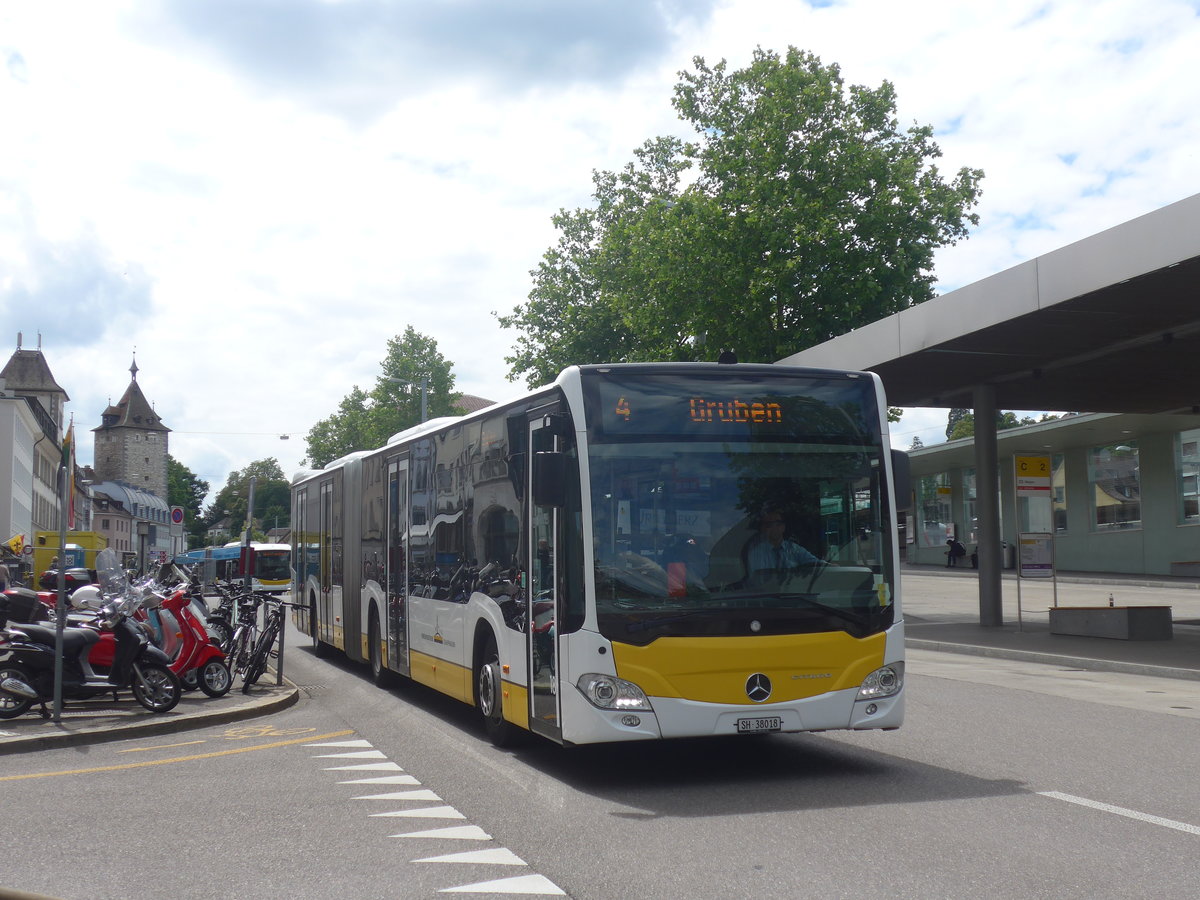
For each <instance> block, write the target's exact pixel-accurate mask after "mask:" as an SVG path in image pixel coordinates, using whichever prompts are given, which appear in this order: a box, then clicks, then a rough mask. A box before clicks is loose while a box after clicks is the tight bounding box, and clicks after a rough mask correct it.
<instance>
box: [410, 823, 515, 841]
mask: <svg viewBox="0 0 1200 900" xmlns="http://www.w3.org/2000/svg"><path fill="white" fill-rule="evenodd" d="M389 837H397V838H448V839H450V840H453V841H490V840H491V839H492V836H491V835H490V834H488V833H487V832H486V831H484V830H483V829H482V828H480V827H479V826H478V825H451V826H450V827H449V828H430V829H429V830H428V831H409V832H407V833H406V834H392V835H389Z"/></svg>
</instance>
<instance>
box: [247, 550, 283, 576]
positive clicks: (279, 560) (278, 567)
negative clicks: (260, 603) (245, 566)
mask: <svg viewBox="0 0 1200 900" xmlns="http://www.w3.org/2000/svg"><path fill="white" fill-rule="evenodd" d="M290 566H291V551H289V550H256V551H255V553H254V577H256V578H258V579H261V580H266V581H285V580H287V579H288V578H290V577H291V568H290Z"/></svg>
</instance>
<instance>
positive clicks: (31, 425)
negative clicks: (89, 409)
mask: <svg viewBox="0 0 1200 900" xmlns="http://www.w3.org/2000/svg"><path fill="white" fill-rule="evenodd" d="M21 342H22V338H21V335H18V336H17V349H16V352H14V353H13V355H12V356H11V357H10V358H9V360H8V362H7V363H6V364H5V366H4V368H3V369H2V370H0V407H2V410H0V419H2V420H3V421H2V422H0V470H4V471H5V472H7V473H8V474H9V476H10V477H11V480H10V478H4V479H2V480H0V526H4V527H7V529H8V533H6V534H4V535H3V536H0V540H8V538H9V537H10V536H12V535H16V534H23V535H25V536H26V540H27V541H29V540H32V537H33V534H34V533H35V532H37V531H55V530H57V529H58V528H59V527H60V523H59V496H58V493H59V492H58V470H59V467H60V465H61V463H62V441H63V437H64V428H63V410H64V407H65V405H66V402H67V401H68V400H69V399H70V398H69V397H68V396H67V392H66V391H65V390H63V389H62V387H60V386H59V384H58V382H57V381H55V380H54V375H53V374H52V373H51V371H50V366H49V365H48V364H47V362H46V358H45V357H44V356H43V355H42V351H41V348H40V347H39V348H38V349H36V350H26V349H24V348H23V347H22V346H21ZM5 517H7V523H5V521H4V520H5Z"/></svg>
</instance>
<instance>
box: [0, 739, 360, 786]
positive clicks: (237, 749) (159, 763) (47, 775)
mask: <svg viewBox="0 0 1200 900" xmlns="http://www.w3.org/2000/svg"><path fill="white" fill-rule="evenodd" d="M348 734H354V729H353V728H351V729H347V730H346V731H331V732H330V733H329V734H314V735H309V736H308V737H302V738H293V739H292V740H290V741H276V742H275V743H273V744H257V745H255V746H253V747H234V748H233V749H232V750H215V751H213V752H212V753H198V754H196V755H195V756H176V757H173V758H172V759H152V760H146V761H145V762H136V763H123V764H122V765H119V766H97V767H96V768H94V769H68V770H66V771H64V772H31V773H29V774H28V775H0V781H23V780H25V779H27V778H55V777H57V776H59V775H92V774H95V773H97V772H119V771H121V770H122V769H142V768H145V767H146V766H165V765H168V764H169V763H180V762H191V761H193V760H197V759H213V758H214V757H217V756H230V755H232V754H234V753H249V752H251V751H252V750H270V749H272V748H274V747H286V746H288V745H289V744H306V743H308V742H309V741H323V740H325V739H326V738H335V737H345V736H346V735H348Z"/></svg>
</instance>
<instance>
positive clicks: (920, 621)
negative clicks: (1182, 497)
mask: <svg viewBox="0 0 1200 900" xmlns="http://www.w3.org/2000/svg"><path fill="white" fill-rule="evenodd" d="M978 575H979V573H978V572H977V571H975V570H973V569H971V568H969V567H967V568H954V569H948V568H946V567H945V566H910V565H904V566H902V567H901V572H900V576H901V583H902V584H903V585H904V617H905V637H906V641H905V644H906V646H908V647H910V648H912V649H919V650H935V651H939V652H949V653H966V654H971V655H975V656H985V657H993V658H1003V659H1016V660H1025V661H1028V662H1040V663H1047V664H1051V665H1056V666H1062V667H1067V668H1073V669H1092V670H1100V671H1108V672H1123V673H1126V674H1133V675H1156V676H1160V677H1165V678H1185V679H1192V680H1200V581H1198V580H1197V579H1195V578H1173V577H1168V576H1153V575H1123V574H1109V573H1098V572H1060V573H1058V576H1057V582H1058V585H1057V588H1058V601H1059V605H1060V606H1086V605H1104V603H1105V602H1106V598H1107V596H1109V595H1115V596H1116V597H1117V600H1118V604H1119V605H1129V606H1140V605H1163V606H1170V607H1171V610H1172V619H1173V625H1174V627H1173V637H1172V638H1171V640H1167V641H1125V640H1113V639H1109V638H1092V637H1075V636H1072V635H1061V634H1051V633H1050V627H1049V616H1048V613H1047V607H1048V606H1049V605H1050V601H1049V600H1048V599H1047V598H1048V597H1049V596H1050V594H1049V591H1050V590H1051V587H1052V586H1051V585H1048V584H1046V583H1044V582H1042V583H1032V584H1031V583H1030V582H1031V581H1032V579H1025V582H1024V583H1022V584H1021V591H1022V593H1023V594H1024V597H1023V599H1022V603H1021V606H1022V609H1021V615H1020V621H1019V622H1018V616H1017V611H1016V609H1017V607H1016V591H1017V577H1016V572H1014V571H1012V570H1005V571H1004V573H1003V578H1002V590H1003V594H1004V610H1005V615H1004V624H1003V625H1000V626H998V627H984V626H982V625H980V624H979V602H978V598H979V593H978ZM931 585H933V587H930V586H931Z"/></svg>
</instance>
